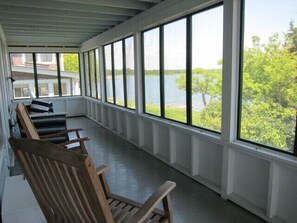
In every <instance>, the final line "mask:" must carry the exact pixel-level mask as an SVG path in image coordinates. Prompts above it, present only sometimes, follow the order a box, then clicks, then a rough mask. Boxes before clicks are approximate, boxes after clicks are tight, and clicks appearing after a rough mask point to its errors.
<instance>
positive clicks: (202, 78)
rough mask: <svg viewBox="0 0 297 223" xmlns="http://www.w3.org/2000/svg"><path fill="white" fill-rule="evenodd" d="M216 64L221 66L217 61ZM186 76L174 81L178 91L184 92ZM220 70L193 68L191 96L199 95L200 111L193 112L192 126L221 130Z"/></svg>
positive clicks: (182, 75) (220, 62) (183, 75)
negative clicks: (200, 101)
mask: <svg viewBox="0 0 297 223" xmlns="http://www.w3.org/2000/svg"><path fill="white" fill-rule="evenodd" d="M218 64H222V61H219V62H218ZM185 79H186V75H185V74H181V75H180V76H179V78H177V79H176V83H177V86H178V89H180V90H182V89H183V90H186V84H185V83H186V81H185ZM221 88H222V70H221V69H209V70H207V69H203V68H200V67H198V68H195V69H193V71H192V94H193V95H195V94H197V93H200V94H201V100H202V102H203V110H202V111H200V112H199V111H193V112H192V119H193V124H194V125H197V126H201V127H204V128H208V129H211V130H215V131H220V130H221V110H222V109H221V107H222V106H221V95H222V89H221Z"/></svg>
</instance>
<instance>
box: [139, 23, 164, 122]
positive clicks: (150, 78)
mask: <svg viewBox="0 0 297 223" xmlns="http://www.w3.org/2000/svg"><path fill="white" fill-rule="evenodd" d="M159 45H160V38H159V28H155V29H152V30H149V31H146V32H144V33H143V51H144V52H143V53H144V69H145V70H144V84H145V93H144V95H145V112H146V113H149V114H154V115H158V116H160V115H161V109H160V56H159V55H160V53H159V52H160V47H159Z"/></svg>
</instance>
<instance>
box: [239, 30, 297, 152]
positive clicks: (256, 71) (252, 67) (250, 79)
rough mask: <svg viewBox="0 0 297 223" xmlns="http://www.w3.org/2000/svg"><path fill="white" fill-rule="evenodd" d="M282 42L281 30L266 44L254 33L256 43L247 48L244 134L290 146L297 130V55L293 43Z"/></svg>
mask: <svg viewBox="0 0 297 223" xmlns="http://www.w3.org/2000/svg"><path fill="white" fill-rule="evenodd" d="M285 37H286V38H288V37H289V36H288V35H285ZM283 42H284V41H281V40H280V38H279V35H278V34H274V35H272V36H271V37H269V41H268V43H266V44H263V43H261V40H260V38H259V37H253V46H252V47H251V48H247V49H245V50H244V66H243V87H242V109H241V111H242V116H241V137H242V138H246V139H249V140H253V141H256V142H259V143H262V144H267V145H271V146H274V147H278V148H281V149H284V150H290V149H292V148H293V143H294V134H295V133H294V129H295V128H294V126H295V119H296V105H297V101H296V93H297V88H296V77H297V69H296V68H297V57H296V54H295V53H294V52H292V50H291V49H292V45H289V44H285V43H283ZM285 42H286V43H288V42H291V40H288V39H286V40H285Z"/></svg>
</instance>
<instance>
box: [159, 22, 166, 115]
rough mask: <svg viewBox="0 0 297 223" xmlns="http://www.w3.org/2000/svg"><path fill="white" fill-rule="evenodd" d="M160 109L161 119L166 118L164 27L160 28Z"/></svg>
mask: <svg viewBox="0 0 297 223" xmlns="http://www.w3.org/2000/svg"><path fill="white" fill-rule="evenodd" d="M159 38H160V46H159V47H160V52H159V53H160V58H159V59H160V109H161V117H163V118H164V117H165V106H164V104H165V98H164V97H165V94H164V26H161V27H160V37H159Z"/></svg>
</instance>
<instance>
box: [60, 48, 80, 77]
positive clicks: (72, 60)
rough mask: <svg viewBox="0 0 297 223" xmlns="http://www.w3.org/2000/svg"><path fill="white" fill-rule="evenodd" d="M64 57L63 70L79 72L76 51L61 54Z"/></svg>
mask: <svg viewBox="0 0 297 223" xmlns="http://www.w3.org/2000/svg"><path fill="white" fill-rule="evenodd" d="M63 57H64V58H63V59H64V70H65V71H68V72H75V73H78V72H79V62H78V54H76V53H67V54H66V53H65V54H63Z"/></svg>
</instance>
